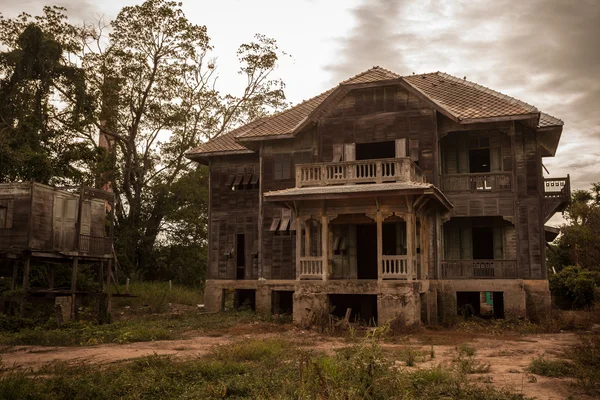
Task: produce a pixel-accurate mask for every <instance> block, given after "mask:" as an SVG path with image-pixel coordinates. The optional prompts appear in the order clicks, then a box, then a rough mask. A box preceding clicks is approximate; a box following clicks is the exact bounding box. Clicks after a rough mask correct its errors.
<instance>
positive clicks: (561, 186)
mask: <svg viewBox="0 0 600 400" xmlns="http://www.w3.org/2000/svg"><path fill="white" fill-rule="evenodd" d="M570 197H571V179H570V177H569V176H568V175H567V177H566V178H545V179H544V198H546V199H560V198H566V199H570Z"/></svg>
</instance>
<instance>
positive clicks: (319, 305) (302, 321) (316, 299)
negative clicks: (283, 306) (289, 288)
mask: <svg viewBox="0 0 600 400" xmlns="http://www.w3.org/2000/svg"><path fill="white" fill-rule="evenodd" d="M327 305H328V302H327V294H325V293H302V292H300V293H299V292H296V293H294V314H293V317H294V323H295V324H297V325H299V326H304V327H309V326H310V325H312V324H318V323H319V322H320V321H319V320H320V319H321V318H325V317H327V318H329V310H328V306H327Z"/></svg>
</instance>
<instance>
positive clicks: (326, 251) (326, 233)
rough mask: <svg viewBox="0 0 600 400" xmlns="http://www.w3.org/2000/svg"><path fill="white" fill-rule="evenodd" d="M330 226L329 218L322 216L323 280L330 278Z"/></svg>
mask: <svg viewBox="0 0 600 400" xmlns="http://www.w3.org/2000/svg"><path fill="white" fill-rule="evenodd" d="M328 239H329V224H328V223H327V216H326V215H322V216H321V257H322V260H323V261H322V263H323V280H324V281H326V280H327V279H328V278H329V240H328Z"/></svg>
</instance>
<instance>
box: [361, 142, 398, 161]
mask: <svg viewBox="0 0 600 400" xmlns="http://www.w3.org/2000/svg"><path fill="white" fill-rule="evenodd" d="M395 157H396V142H394V141H390V142H375V143H356V159H357V160H374V159H378V158H395Z"/></svg>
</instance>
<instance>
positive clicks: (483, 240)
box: [473, 226, 494, 260]
mask: <svg viewBox="0 0 600 400" xmlns="http://www.w3.org/2000/svg"><path fill="white" fill-rule="evenodd" d="M473 259H474V260H493V259H494V228H492V227H491V226H485V227H473Z"/></svg>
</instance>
